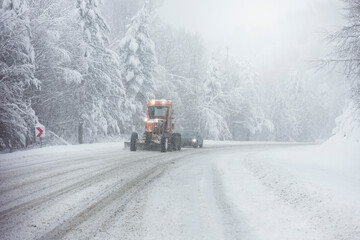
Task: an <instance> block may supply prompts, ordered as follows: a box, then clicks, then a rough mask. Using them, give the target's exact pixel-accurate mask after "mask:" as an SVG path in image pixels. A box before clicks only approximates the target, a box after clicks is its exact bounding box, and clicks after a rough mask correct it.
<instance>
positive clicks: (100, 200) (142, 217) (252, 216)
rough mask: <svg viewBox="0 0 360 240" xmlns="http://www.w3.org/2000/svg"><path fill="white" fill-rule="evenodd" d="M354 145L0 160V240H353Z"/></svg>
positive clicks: (214, 147) (47, 153) (358, 190)
mask: <svg viewBox="0 0 360 240" xmlns="http://www.w3.org/2000/svg"><path fill="white" fill-rule="evenodd" d="M358 156H360V145H359V144H358V143H351V142H348V141H343V140H340V139H335V138H333V139H331V140H330V141H328V142H326V143H325V144H322V145H305V144H285V143H262V142H257V143H245V142H214V141H206V142H205V147H204V148H202V149H201V148H199V149H193V148H185V149H183V150H182V151H180V152H172V153H165V154H164V153H159V152H146V151H139V152H130V151H129V150H124V149H123V143H109V144H107V143H101V144H88V145H81V146H80V145H79V146H56V147H47V148H42V149H33V150H29V151H22V152H16V153H9V154H1V155H0V235H1V239H38V238H40V239H266V240H268V239H277V240H280V239H344V240H345V239H348V240H355V239H359V236H360V175H359V174H358V173H359V171H360V160H359V157H358Z"/></svg>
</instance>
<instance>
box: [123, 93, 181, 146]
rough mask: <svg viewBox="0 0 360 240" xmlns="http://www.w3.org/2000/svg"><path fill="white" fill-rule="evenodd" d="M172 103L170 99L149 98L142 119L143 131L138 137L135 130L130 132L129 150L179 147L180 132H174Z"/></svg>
mask: <svg viewBox="0 0 360 240" xmlns="http://www.w3.org/2000/svg"><path fill="white" fill-rule="evenodd" d="M173 113H174V111H173V103H172V101H171V100H165V99H161V100H149V101H148V110H147V115H146V117H145V119H144V122H145V133H144V134H143V136H142V137H140V138H139V134H137V133H136V132H134V133H132V134H131V139H130V142H129V143H125V145H129V146H130V150H131V151H136V149H137V148H140V149H154V148H159V147H160V150H161V152H167V151H173V150H175V151H177V150H180V149H181V134H179V133H174V132H173V130H174V123H173Z"/></svg>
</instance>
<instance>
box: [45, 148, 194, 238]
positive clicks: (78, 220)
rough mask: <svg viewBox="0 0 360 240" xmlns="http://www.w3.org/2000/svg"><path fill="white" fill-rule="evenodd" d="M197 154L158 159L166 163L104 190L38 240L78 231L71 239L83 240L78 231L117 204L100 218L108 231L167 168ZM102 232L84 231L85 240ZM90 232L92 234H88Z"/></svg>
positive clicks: (95, 230)
mask: <svg viewBox="0 0 360 240" xmlns="http://www.w3.org/2000/svg"><path fill="white" fill-rule="evenodd" d="M197 153H200V152H198V151H196V152H195V151H191V152H187V153H186V154H181V156H172V158H169V156H168V155H162V157H161V159H158V160H166V162H161V161H160V163H157V164H156V165H155V166H152V167H150V168H148V169H146V170H145V171H144V172H142V173H140V174H138V175H136V176H135V177H134V178H133V179H131V180H130V181H128V182H126V183H123V184H122V185H121V186H118V187H116V186H115V189H113V188H110V189H107V190H105V191H103V192H102V193H100V194H99V195H98V197H97V198H95V199H91V200H90V201H89V202H88V203H87V204H85V205H83V206H82V207H80V209H78V210H77V211H75V212H71V213H70V214H69V215H67V216H65V217H64V218H63V219H61V220H60V221H59V222H57V223H55V224H54V225H53V226H51V227H50V228H49V229H48V230H47V231H46V232H45V233H43V234H42V235H41V236H38V239H59V238H62V237H64V236H65V235H66V234H68V233H70V232H71V231H75V233H73V235H74V236H71V237H70V239H73V238H76V239H79V238H80V237H79V236H78V235H77V233H76V228H77V227H78V226H79V225H81V224H85V223H86V222H87V221H88V220H89V219H90V218H96V216H97V215H98V214H101V213H102V212H103V211H104V208H107V207H109V206H110V205H111V204H114V206H110V209H108V210H107V211H106V213H103V214H102V215H104V216H103V217H101V218H96V219H100V220H99V221H101V223H100V224H99V225H100V226H101V229H102V231H104V228H105V229H106V227H107V226H108V225H110V223H111V222H113V221H114V218H116V217H117V216H118V214H119V213H121V212H122V211H124V209H125V207H126V206H127V204H129V203H130V202H131V201H132V200H133V199H134V198H135V196H136V195H138V194H140V192H142V190H144V189H145V188H146V187H147V186H149V185H150V184H151V183H152V182H154V181H155V180H156V179H158V178H160V177H161V176H162V175H163V174H164V173H165V171H166V170H167V168H168V167H169V166H171V165H172V164H173V163H174V161H178V160H181V159H183V158H184V157H186V156H189V155H193V154H197ZM170 157H171V156H170ZM166 158H168V159H166ZM119 199H120V200H119ZM116 201H118V202H116ZM135 206H136V205H135ZM135 206H132V207H135ZM138 214H142V213H138ZM89 222H90V225H91V224H94V223H92V222H91V221H89ZM91 229H93V230H91ZM98 229H99V227H94V228H91V227H85V228H82V229H81V238H85V239H87V238H89V237H94V235H95V234H96V232H97V231H98ZM89 230H90V231H89ZM86 231H89V232H88V233H87V234H86V233H85V232H86ZM84 235H86V236H84Z"/></svg>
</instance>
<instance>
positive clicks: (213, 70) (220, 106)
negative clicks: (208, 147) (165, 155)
mask: <svg viewBox="0 0 360 240" xmlns="http://www.w3.org/2000/svg"><path fill="white" fill-rule="evenodd" d="M220 74H221V73H220V70H219V67H218V65H217V63H216V61H215V59H214V56H213V57H212V58H211V60H210V62H209V65H208V71H207V75H206V79H205V81H204V83H203V85H202V87H201V89H202V93H200V94H199V97H200V99H199V110H200V111H199V112H200V123H201V124H200V127H201V132H202V133H203V134H204V136H205V137H206V138H208V139H214V140H225V139H229V138H230V137H231V134H230V131H229V128H228V125H227V122H226V115H227V112H226V108H225V105H226V99H224V95H223V93H222V89H221V82H220V81H221V80H220V77H221V76H220Z"/></svg>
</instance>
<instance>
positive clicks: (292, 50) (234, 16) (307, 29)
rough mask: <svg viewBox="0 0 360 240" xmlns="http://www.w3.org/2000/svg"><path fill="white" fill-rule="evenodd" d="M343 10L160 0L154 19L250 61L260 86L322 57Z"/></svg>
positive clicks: (309, 1) (265, 2) (314, 4)
mask: <svg viewBox="0 0 360 240" xmlns="http://www.w3.org/2000/svg"><path fill="white" fill-rule="evenodd" d="M342 8H343V5H342V3H341V1H339V0H292V1H288V0H271V1H269V0H248V1H237V0H223V1H219V0H197V1H192V0H182V1H176V0H165V1H164V4H163V6H162V7H161V8H160V9H159V12H158V14H159V17H160V18H161V19H163V20H164V21H165V22H167V23H168V24H169V25H172V26H175V27H178V28H184V29H186V30H187V31H190V32H192V33H197V34H199V35H200V36H201V37H202V38H203V39H204V42H205V43H206V45H208V46H209V47H210V48H212V49H214V50H221V51H226V48H229V50H230V52H231V54H233V55H235V57H236V58H238V59H241V60H247V61H250V62H251V63H252V64H253V65H254V66H255V67H256V68H257V70H258V71H259V72H260V73H261V74H262V75H263V79H264V80H266V79H267V78H284V80H285V78H288V76H289V74H291V72H293V71H299V70H301V69H308V68H309V64H308V61H310V60H316V59H319V58H322V57H324V56H326V54H327V53H328V52H329V51H328V46H327V44H326V40H325V37H326V33H328V32H333V31H335V30H337V29H339V28H340V26H342V25H343V23H344V20H343V18H342V12H341V9H342ZM333 75H334V73H327V74H326V76H321V77H323V78H325V79H328V78H332V77H333ZM336 78H338V76H336Z"/></svg>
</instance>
